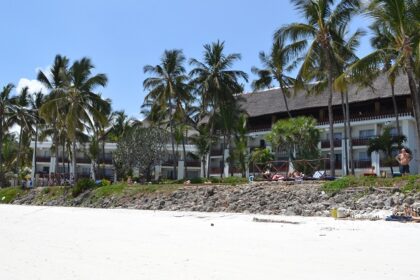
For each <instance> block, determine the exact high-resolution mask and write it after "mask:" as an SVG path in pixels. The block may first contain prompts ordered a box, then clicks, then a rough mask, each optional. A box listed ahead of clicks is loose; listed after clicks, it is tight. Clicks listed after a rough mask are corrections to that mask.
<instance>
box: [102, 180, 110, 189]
mask: <svg viewBox="0 0 420 280" xmlns="http://www.w3.org/2000/svg"><path fill="white" fill-rule="evenodd" d="M109 185H111V181H109V180H107V179H102V180H101V186H102V187H105V186H109Z"/></svg>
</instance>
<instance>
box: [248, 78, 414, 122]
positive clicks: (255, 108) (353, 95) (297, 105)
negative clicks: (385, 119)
mask: <svg viewBox="0 0 420 280" xmlns="http://www.w3.org/2000/svg"><path fill="white" fill-rule="evenodd" d="M290 92H291V93H292V96H290V97H289V98H287V101H288V102H287V103H288V105H289V110H290V111H296V110H302V109H308V108H322V107H327V106H328V93H327V91H324V92H323V93H321V94H318V95H313V94H312V95H308V93H307V92H306V91H299V92H297V93H293V89H292V90H290ZM408 94H410V90H409V87H408V81H407V77H406V76H399V77H398V78H397V80H396V83H395V95H397V96H400V95H408ZM241 97H242V98H243V99H244V101H243V102H244V103H243V105H242V107H243V108H244V109H245V110H246V112H247V113H248V115H249V116H250V117H257V116H263V115H270V114H275V113H282V112H286V107H285V104H284V100H283V95H282V93H281V90H280V89H279V88H276V89H269V90H265V91H259V92H253V93H245V94H241ZM389 97H391V87H390V85H389V83H388V81H387V78H386V77H385V76H382V77H380V78H378V79H377V80H376V81H375V82H374V84H373V89H372V88H357V87H356V86H352V87H350V89H349V102H350V103H355V102H362V101H367V100H375V99H382V98H389ZM340 104H341V96H340V94H339V93H336V94H334V96H333V105H340Z"/></svg>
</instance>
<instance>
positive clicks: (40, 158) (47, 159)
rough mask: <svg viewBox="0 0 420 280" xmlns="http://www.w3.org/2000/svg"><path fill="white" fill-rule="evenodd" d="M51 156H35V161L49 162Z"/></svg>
mask: <svg viewBox="0 0 420 280" xmlns="http://www.w3.org/2000/svg"><path fill="white" fill-rule="evenodd" d="M50 159H51V157H39V156H37V157H36V162H50Z"/></svg>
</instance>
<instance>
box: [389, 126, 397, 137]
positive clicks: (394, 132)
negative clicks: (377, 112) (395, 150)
mask: <svg viewBox="0 0 420 280" xmlns="http://www.w3.org/2000/svg"><path fill="white" fill-rule="evenodd" d="M389 132H390V133H391V135H392V136H397V135H398V133H397V128H396V127H391V129H390V131H389Z"/></svg>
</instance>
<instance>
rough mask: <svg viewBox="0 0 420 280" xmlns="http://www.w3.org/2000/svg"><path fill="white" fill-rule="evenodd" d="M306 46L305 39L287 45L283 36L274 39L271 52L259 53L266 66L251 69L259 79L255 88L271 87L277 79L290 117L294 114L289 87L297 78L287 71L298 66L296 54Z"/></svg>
mask: <svg viewBox="0 0 420 280" xmlns="http://www.w3.org/2000/svg"><path fill="white" fill-rule="evenodd" d="M304 46H305V42H304V41H300V42H296V43H293V44H290V45H286V44H285V41H284V40H283V38H278V39H277V40H275V41H274V43H273V46H272V47H271V52H270V53H269V54H266V53H265V52H260V54H259V57H260V61H261V64H262V65H263V67H264V68H263V69H259V68H257V67H253V68H252V69H251V71H252V72H253V73H254V74H256V75H258V79H257V80H254V81H253V82H252V88H253V89H254V90H261V89H264V88H270V87H272V86H273V81H274V80H275V81H277V83H278V84H279V86H280V89H281V94H282V95H283V101H284V104H285V106H286V111H287V114H288V115H289V117H290V118H291V117H292V115H291V114H290V111H289V106H288V103H287V97H289V96H290V90H289V89H290V87H292V86H293V84H294V83H295V79H294V78H292V77H291V76H288V75H287V73H290V72H291V71H292V70H293V69H294V68H295V67H296V62H297V60H296V54H297V53H298V52H299V51H301V48H302V47H304Z"/></svg>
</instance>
